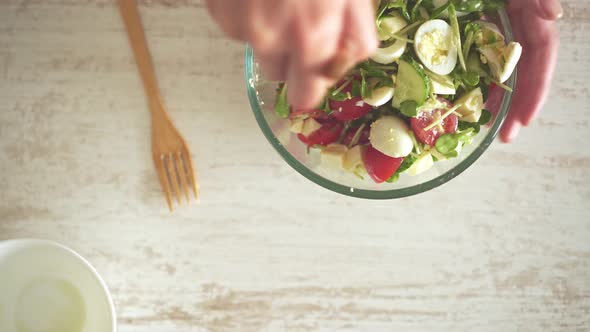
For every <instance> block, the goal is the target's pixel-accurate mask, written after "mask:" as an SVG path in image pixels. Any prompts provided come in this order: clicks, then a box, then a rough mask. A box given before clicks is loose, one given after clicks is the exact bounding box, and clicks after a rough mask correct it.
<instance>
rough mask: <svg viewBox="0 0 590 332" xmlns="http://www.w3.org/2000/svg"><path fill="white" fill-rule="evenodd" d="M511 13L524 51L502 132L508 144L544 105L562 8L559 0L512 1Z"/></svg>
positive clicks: (515, 32)
mask: <svg viewBox="0 0 590 332" xmlns="http://www.w3.org/2000/svg"><path fill="white" fill-rule="evenodd" d="M508 13H509V15H510V21H511V23H512V29H513V31H514V35H515V38H516V40H517V41H518V42H520V43H521V44H522V47H523V54H522V58H521V59H520V63H519V65H518V83H517V84H516V90H515V94H514V101H513V104H512V109H511V111H510V113H509V114H508V117H507V119H506V122H505V123H504V126H503V127H502V129H501V131H500V138H501V140H502V141H504V142H506V143H508V142H510V141H512V140H513V139H514V138H516V136H517V135H518V132H519V130H520V128H521V126H528V125H529V124H530V123H531V121H532V120H533V119H534V118H535V117H536V116H537V114H538V113H539V111H540V110H541V109H542V107H543V105H544V104H545V101H546V99H547V95H548V94H549V88H550V87H551V80H552V77H553V71H554V69H555V64H556V62H557V51H558V47H559V35H558V31H557V26H556V21H557V19H559V18H560V17H561V16H562V14H563V10H562V8H561V5H560V4H559V1H558V0H511V1H510V2H509V6H508Z"/></svg>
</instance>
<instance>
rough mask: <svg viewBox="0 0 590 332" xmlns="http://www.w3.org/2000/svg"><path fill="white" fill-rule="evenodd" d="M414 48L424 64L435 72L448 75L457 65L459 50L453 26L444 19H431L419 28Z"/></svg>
mask: <svg viewBox="0 0 590 332" xmlns="http://www.w3.org/2000/svg"><path fill="white" fill-rule="evenodd" d="M414 49H415V51H416V54H417V55H418V58H419V59H420V61H421V62H422V64H423V65H424V66H425V67H426V68H428V69H429V70H430V71H432V72H433V73H436V74H438V75H448V74H450V73H451V72H452V71H453V70H454V69H455V67H456V66H457V59H458V50H457V47H456V46H455V43H454V42H453V31H452V28H451V26H450V25H449V24H448V23H447V22H445V21H443V20H430V21H427V22H425V23H424V24H422V25H421V26H420V28H418V31H416V35H415V37H414Z"/></svg>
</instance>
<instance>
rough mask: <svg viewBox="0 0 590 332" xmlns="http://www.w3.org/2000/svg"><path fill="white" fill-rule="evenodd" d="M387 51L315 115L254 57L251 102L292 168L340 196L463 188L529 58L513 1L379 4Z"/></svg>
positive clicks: (249, 53) (345, 81)
mask: <svg viewBox="0 0 590 332" xmlns="http://www.w3.org/2000/svg"><path fill="white" fill-rule="evenodd" d="M376 2H377V4H378V6H377V13H376V17H377V19H376V27H377V31H378V36H379V39H380V40H381V45H380V47H379V49H378V50H377V51H376V52H375V53H374V54H373V55H372V56H371V57H370V58H369V59H367V60H366V61H363V62H361V63H359V64H358V65H357V66H356V67H355V68H353V69H351V70H350V71H349V72H348V73H347V74H346V75H345V77H343V78H342V79H341V80H340V81H339V82H337V83H336V84H335V85H334V86H333V87H331V88H330V89H329V90H328V91H327V92H326V96H325V98H324V100H323V101H322V102H321V103H320V105H317V107H316V108H314V109H309V110H308V109H306V110H303V109H296V108H293V107H291V106H290V105H289V103H288V101H287V98H286V96H287V91H288V89H289V87H288V86H287V85H286V84H284V83H280V82H273V81H268V80H266V79H265V77H264V73H263V72H260V68H259V66H258V64H257V62H256V57H255V54H254V52H253V50H252V49H251V48H249V47H247V48H246V61H245V74H246V84H247V89H248V95H249V99H250V104H251V106H252V110H253V111H254V115H255V117H256V120H257V122H258V124H259V125H260V128H261V129H262V132H263V133H264V135H265V136H266V138H267V139H268V140H269V142H270V143H271V144H272V146H273V147H274V148H275V149H276V150H277V151H278V152H279V154H280V155H281V156H282V157H283V159H285V161H286V162H287V163H288V164H289V165H290V166H292V167H293V168H294V169H295V170H296V171H298V172H299V173H301V174H302V175H304V176H305V177H306V178H308V179H309V180H311V181H313V182H315V183H316V184H319V185H320V186H323V187H325V188H327V189H330V190H332V191H335V192H338V193H341V194H345V195H349V196H354V197H360V198H369V199H391V198H400V197H406V196H410V195H415V194H418V193H421V192H424V191H427V190H430V189H433V188H435V187H438V186H440V185H442V184H444V183H446V182H447V181H449V180H451V179H453V178H454V177H456V176H457V175H458V174H460V173H461V172H463V171H464V170H466V169H467V168H468V167H470V166H471V165H472V164H473V163H474V162H475V161H476V160H477V159H478V158H479V157H480V156H481V155H482V154H483V153H484V152H485V151H486V149H487V148H488V147H489V145H490V144H491V143H492V142H493V140H494V139H495V137H496V135H497V134H498V131H499V129H500V127H501V125H502V123H503V121H504V119H505V118H506V116H507V114H508V111H509V109H510V105H511V101H512V89H513V88H514V86H515V84H516V72H515V68H516V65H517V63H518V61H519V59H520V56H521V54H522V47H521V46H520V44H518V43H515V42H513V36H512V31H511V26H510V22H509V18H508V16H507V14H506V11H505V9H504V8H503V5H504V3H503V1H477V0H471V1H466V0H451V1H448V0H422V1H420V0H414V1H412V0H381V1H376Z"/></svg>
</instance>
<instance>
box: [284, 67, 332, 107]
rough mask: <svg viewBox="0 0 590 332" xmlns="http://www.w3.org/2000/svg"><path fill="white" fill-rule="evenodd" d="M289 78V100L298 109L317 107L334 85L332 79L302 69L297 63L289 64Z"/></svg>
mask: <svg viewBox="0 0 590 332" xmlns="http://www.w3.org/2000/svg"><path fill="white" fill-rule="evenodd" d="M287 77H288V80H287V84H288V86H289V89H288V95H287V99H288V101H289V103H290V104H291V105H292V106H293V107H294V108H297V109H312V108H315V107H317V106H318V104H319V103H320V101H321V100H322V98H323V97H324V95H325V94H326V90H327V89H328V88H329V87H330V86H331V85H332V84H333V81H332V80H331V79H328V78H326V77H324V76H323V75H321V74H320V73H319V72H317V71H309V70H305V68H301V66H300V65H299V63H298V62H297V61H290V62H289V68H288V72H287Z"/></svg>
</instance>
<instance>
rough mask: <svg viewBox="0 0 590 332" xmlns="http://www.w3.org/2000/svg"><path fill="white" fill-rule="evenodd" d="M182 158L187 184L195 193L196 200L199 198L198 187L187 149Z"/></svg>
mask: <svg viewBox="0 0 590 332" xmlns="http://www.w3.org/2000/svg"><path fill="white" fill-rule="evenodd" d="M182 160H183V164H184V166H185V171H186V173H187V176H188V180H189V185H190V187H191V188H192V189H193V192H194V194H195V199H196V200H198V199H199V189H198V187H199V186H198V185H197V180H196V177H195V169H194V167H193V160H192V158H191V156H190V152H188V151H187V152H186V153H183V154H182Z"/></svg>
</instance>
